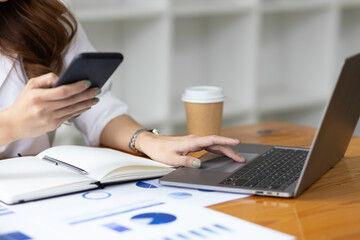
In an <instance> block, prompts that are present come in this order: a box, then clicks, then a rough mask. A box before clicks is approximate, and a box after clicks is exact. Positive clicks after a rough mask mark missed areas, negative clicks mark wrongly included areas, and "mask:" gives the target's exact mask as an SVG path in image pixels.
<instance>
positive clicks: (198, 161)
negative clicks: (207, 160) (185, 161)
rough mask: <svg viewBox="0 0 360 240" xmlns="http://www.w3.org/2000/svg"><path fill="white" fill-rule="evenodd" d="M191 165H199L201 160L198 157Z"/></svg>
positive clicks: (197, 166)
mask: <svg viewBox="0 0 360 240" xmlns="http://www.w3.org/2000/svg"><path fill="white" fill-rule="evenodd" d="M193 166H194V167H196V168H199V167H201V161H200V160H199V159H196V160H194V161H193Z"/></svg>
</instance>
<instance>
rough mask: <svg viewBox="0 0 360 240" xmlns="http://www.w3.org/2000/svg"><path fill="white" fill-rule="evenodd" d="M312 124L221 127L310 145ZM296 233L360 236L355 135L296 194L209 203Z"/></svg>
mask: <svg viewBox="0 0 360 240" xmlns="http://www.w3.org/2000/svg"><path fill="white" fill-rule="evenodd" d="M314 134H315V129H314V128H310V127H304V126H300V125H294V124H289V123H282V122H266V123H259V124H252V125H243V126H237V127H229V128H225V129H223V132H222V135H224V136H228V137H233V138H238V139H240V140H241V141H242V142H244V143H260V144H271V145H283V146H294V147H310V145H311V142H312V139H313V136H314ZM210 208H212V209H215V210H217V211H220V212H224V213H226V214H229V215H232V216H236V217H239V218H241V219H244V220H248V221H250V222H253V223H257V224H259V225H262V226H265V227H269V228H272V229H274V230H279V231H281V232H284V233H288V234H291V235H294V236H296V237H297V238H298V239H360V227H359V222H360V138H353V139H352V140H351V142H350V146H349V148H348V150H347V152H346V154H345V157H344V158H343V159H342V160H341V161H339V162H338V163H337V164H336V165H335V166H334V168H332V169H331V170H329V171H328V172H327V173H326V174H325V175H323V176H322V177H321V178H320V179H319V180H318V181H317V182H316V183H315V184H313V185H312V186H311V187H310V188H309V189H308V190H306V191H305V192H304V193H303V194H301V195H300V196H299V197H298V198H296V199H281V198H273V197H261V196H252V197H248V198H244V199H239V200H235V201H230V202H226V203H222V204H218V205H214V206H211V207H210Z"/></svg>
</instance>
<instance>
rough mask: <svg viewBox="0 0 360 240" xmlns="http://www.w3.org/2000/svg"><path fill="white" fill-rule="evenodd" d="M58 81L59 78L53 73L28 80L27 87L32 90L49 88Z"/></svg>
mask: <svg viewBox="0 0 360 240" xmlns="http://www.w3.org/2000/svg"><path fill="white" fill-rule="evenodd" d="M58 79H59V77H58V76H57V75H56V74H55V73H48V74H45V75H42V76H40V77H36V78H32V79H30V80H29V82H28V83H27V86H28V87H30V88H32V89H35V88H50V87H52V86H53V85H54V84H55V83H56V82H57V80H58Z"/></svg>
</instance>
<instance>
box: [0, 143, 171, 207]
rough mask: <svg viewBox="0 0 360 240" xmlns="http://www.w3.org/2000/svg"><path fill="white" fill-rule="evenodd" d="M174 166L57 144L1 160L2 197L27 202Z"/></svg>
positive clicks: (159, 172) (147, 175)
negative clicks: (26, 155)
mask: <svg viewBox="0 0 360 240" xmlns="http://www.w3.org/2000/svg"><path fill="white" fill-rule="evenodd" d="M46 159H47V160H46ZM50 160H52V161H50ZM54 161H58V165H56V163H55V162H54ZM70 165H71V166H70ZM79 170H82V171H79ZM172 170H173V168H171V167H170V166H168V165H165V164H162V163H159V162H155V161H152V160H150V159H147V158H142V157H137V156H133V155H130V154H127V153H123V152H120V151H116V150H113V149H109V148H94V147H84V146H57V147H52V148H49V149H46V150H45V151H43V152H41V153H39V154H38V155H36V156H35V157H18V158H10V159H5V160H0V200H1V201H3V202H4V203H7V204H14V203H19V202H26V201H30V200H35V199H41V198H46V197H52V196H57V195H63V194H67V193H72V192H78V191H83V190H88V189H95V188H99V187H103V185H104V184H109V183H115V182H123V181H129V180H136V179H144V178H152V177H159V176H163V175H165V174H167V173H169V172H171V171H172Z"/></svg>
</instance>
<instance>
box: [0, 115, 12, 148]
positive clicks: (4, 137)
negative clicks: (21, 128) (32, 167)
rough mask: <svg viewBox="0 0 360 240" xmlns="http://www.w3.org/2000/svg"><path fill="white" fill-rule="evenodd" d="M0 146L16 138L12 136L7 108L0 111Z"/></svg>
mask: <svg viewBox="0 0 360 240" xmlns="http://www.w3.org/2000/svg"><path fill="white" fill-rule="evenodd" d="M0 119H1V120H0V132H1V136H0V146H3V145H7V144H9V143H11V142H14V141H15V140H16V137H15V136H14V134H13V133H14V129H13V127H12V126H11V122H12V121H11V118H10V117H9V111H8V109H5V110H3V111H0Z"/></svg>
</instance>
